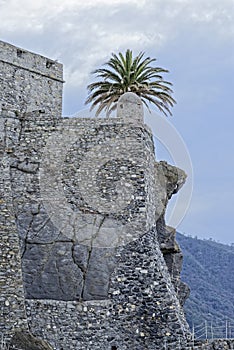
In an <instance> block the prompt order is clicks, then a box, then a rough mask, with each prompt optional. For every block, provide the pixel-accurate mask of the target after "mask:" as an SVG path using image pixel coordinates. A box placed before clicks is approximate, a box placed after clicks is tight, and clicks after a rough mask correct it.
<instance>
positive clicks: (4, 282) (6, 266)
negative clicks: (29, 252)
mask: <svg viewBox="0 0 234 350" xmlns="http://www.w3.org/2000/svg"><path fill="white" fill-rule="evenodd" d="M4 117H5V118H4V120H3V119H1V120H0V129H1V136H0V145H1V147H0V237H1V239H0V256H1V263H0V291H1V294H0V330H1V333H3V334H4V337H5V338H8V337H10V336H11V335H12V334H13V332H14V329H15V328H24V329H26V330H27V329H28V322H27V319H26V314H25V302H24V289H23V281H22V271H21V261H20V254H19V236H18V232H17V227H16V222H15V213H14V209H13V205H12V195H11V193H12V192H11V179H10V162H9V157H8V155H9V154H11V152H12V150H13V148H12V144H13V143H14V142H15V131H14V130H15V123H14V121H13V122H11V119H9V118H8V116H7V115H5V116H4ZM6 129H8V133H9V135H11V137H10V138H9V139H8V141H7V142H6V139H5V137H3V135H6Z"/></svg>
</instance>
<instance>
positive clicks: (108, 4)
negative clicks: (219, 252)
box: [0, 0, 234, 243]
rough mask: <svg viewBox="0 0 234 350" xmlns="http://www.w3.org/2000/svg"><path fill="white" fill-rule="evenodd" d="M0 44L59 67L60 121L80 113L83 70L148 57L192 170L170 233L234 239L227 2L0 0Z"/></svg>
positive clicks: (230, 12)
mask: <svg viewBox="0 0 234 350" xmlns="http://www.w3.org/2000/svg"><path fill="white" fill-rule="evenodd" d="M0 39H1V40H4V41H7V42H10V43H12V44H14V45H16V46H20V47H23V48H25V49H28V50H30V51H34V52H36V53H39V54H42V55H45V56H47V57H50V58H52V59H57V60H59V61H60V62H62V63H63V64H64V76H65V80H66V84H65V86H64V114H65V115H70V114H74V113H76V112H77V111H80V110H82V109H83V108H84V100H85V98H86V86H87V84H88V83H89V82H90V81H91V79H92V78H91V76H90V71H92V70H93V69H94V68H96V67H98V66H100V65H101V64H102V63H103V62H105V61H106V60H107V59H108V58H109V57H110V55H111V53H112V52H119V51H123V50H126V49H127V48H130V49H132V50H133V52H134V53H135V54H137V53H138V52H139V51H145V52H146V54H147V55H149V56H151V57H156V58H157V62H156V63H157V65H158V66H160V67H164V68H167V69H169V71H170V73H169V74H168V75H167V76H166V78H167V80H169V81H171V82H173V88H174V97H175V99H176V100H177V105H176V106H175V107H174V108H173V117H171V118H170V119H169V122H170V123H171V125H172V127H174V128H175V130H176V131H177V132H178V133H179V135H181V137H182V139H183V140H184V142H185V145H186V148H187V150H188V152H189V154H190V157H191V162H192V166H193V171H194V179H193V196H192V200H191V204H190V207H189V209H188V210H187V213H186V215H185V217H184V219H183V221H182V222H181V224H180V225H179V227H178V229H179V230H180V231H181V232H184V233H186V234H191V235H193V236H194V235H197V236H198V237H202V238H212V239H215V240H218V241H220V242H227V243H232V242H234V237H233V217H234V215H233V214H234V205H233V203H234V190H233V185H234V157H233V152H234V137H233V132H234V120H233V119H234V118H233V101H234V0H222V1H220V0H112V1H110V0H85V1H84V0H49V1H48V0H37V1H32V0H21V1H18V0H0ZM156 147H157V145H156ZM158 147H159V146H158ZM169 151H170V150H169ZM157 156H158V158H159V159H160V158H167V159H170V155H169V154H167V153H166V151H165V150H164V149H163V147H161V146H160V147H159V149H158V153H157Z"/></svg>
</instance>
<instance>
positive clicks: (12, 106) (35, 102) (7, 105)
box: [0, 41, 63, 117]
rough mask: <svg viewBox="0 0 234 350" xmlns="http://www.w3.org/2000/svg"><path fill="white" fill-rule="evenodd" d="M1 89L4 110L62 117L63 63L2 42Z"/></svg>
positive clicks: (0, 50) (0, 103) (0, 105)
mask: <svg viewBox="0 0 234 350" xmlns="http://www.w3.org/2000/svg"><path fill="white" fill-rule="evenodd" d="M0 86H1V89H0V109H6V110H13V111H18V112H20V113H21V114H22V112H30V111H35V110H41V111H44V112H45V113H48V112H49V113H50V114H51V115H54V116H56V117H61V113H62V88H63V87H62V86H63V68H62V65H61V64H60V63H58V62H56V61H53V60H50V59H48V58H46V57H43V56H40V55H36V54H34V53H31V52H29V51H26V50H24V49H21V48H17V47H15V46H13V45H10V44H8V43H5V42H3V41H0Z"/></svg>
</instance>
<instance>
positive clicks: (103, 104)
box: [85, 49, 176, 116]
mask: <svg viewBox="0 0 234 350" xmlns="http://www.w3.org/2000/svg"><path fill="white" fill-rule="evenodd" d="M144 54H145V53H144V52H140V53H139V54H138V55H137V56H136V57H133V54H132V51H131V50H129V49H128V50H127V51H126V53H125V56H124V55H123V54H122V53H121V52H119V54H118V55H116V54H114V53H113V54H112V57H111V58H110V60H109V61H108V62H106V63H104V65H103V66H105V68H98V69H96V70H94V71H93V72H92V74H94V75H96V77H97V78H98V79H99V80H98V81H96V82H94V83H91V84H89V85H88V87H87V89H88V97H87V99H86V101H85V104H89V103H91V108H90V110H92V109H93V108H95V107H97V110H96V116H98V115H99V114H100V113H101V112H102V111H103V110H104V111H105V112H106V115H107V116H109V115H110V113H111V112H112V111H113V110H115V109H116V107H117V101H118V99H119V97H120V96H121V95H122V94H124V93H125V92H128V91H131V92H134V93H135V94H137V95H138V96H139V97H140V98H141V100H142V102H143V103H144V104H145V106H146V107H147V108H148V109H149V105H148V102H150V103H152V104H154V105H155V106H156V107H157V108H158V109H159V110H160V111H161V112H162V113H163V114H164V115H166V116H167V115H168V114H169V115H172V113H171V111H170V107H172V106H173V105H174V104H175V103H176V101H175V100H174V98H173V97H172V96H171V94H172V93H173V91H172V89H171V87H170V86H172V83H170V82H168V81H165V80H164V79H163V77H162V75H161V73H168V70H166V69H164V68H159V67H153V66H152V65H151V64H152V63H153V62H154V61H156V59H155V58H150V57H146V58H144Z"/></svg>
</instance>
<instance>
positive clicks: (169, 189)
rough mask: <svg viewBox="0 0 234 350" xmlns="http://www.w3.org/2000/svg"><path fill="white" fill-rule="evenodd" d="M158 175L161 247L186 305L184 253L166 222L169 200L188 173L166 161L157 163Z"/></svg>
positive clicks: (158, 228) (180, 296)
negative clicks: (182, 271) (160, 184)
mask: <svg viewBox="0 0 234 350" xmlns="http://www.w3.org/2000/svg"><path fill="white" fill-rule="evenodd" d="M155 167H156V170H157V174H158V177H159V179H160V182H161V183H162V189H164V191H162V190H161V193H162V192H163V195H162V197H161V198H162V200H161V206H162V208H163V209H162V210H161V215H159V218H158V220H157V222H156V228H157V234H158V241H159V244H160V249H161V251H162V253H163V256H164V260H165V262H166V264H167V268H168V271H169V273H170V275H171V279H172V283H173V284H174V287H175V290H176V292H177V294H178V297H179V301H180V303H181V305H184V302H185V300H186V299H187V298H188V296H189V293H190V290H189V287H188V286H187V285H186V284H185V283H183V282H182V281H181V279H180V273H181V270H182V263H183V254H182V252H181V249H180V247H179V245H178V243H177V242H176V240H175V236H176V230H175V229H174V228H172V227H168V226H166V224H165V219H164V216H165V210H166V207H167V204H168V201H169V200H170V198H171V197H172V195H173V194H175V193H177V192H178V191H179V189H180V188H181V187H182V186H183V184H184V183H185V181H186V174H185V172H184V171H183V170H181V169H178V168H177V167H174V166H172V165H170V164H167V163H166V162H162V161H161V162H159V163H157V162H156V163H155Z"/></svg>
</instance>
